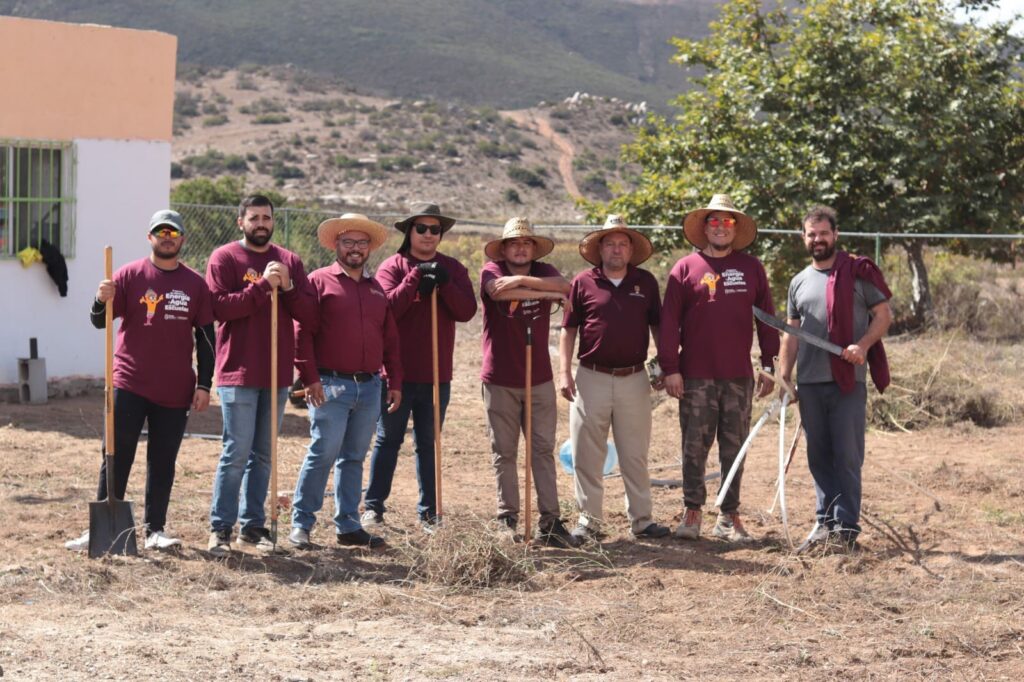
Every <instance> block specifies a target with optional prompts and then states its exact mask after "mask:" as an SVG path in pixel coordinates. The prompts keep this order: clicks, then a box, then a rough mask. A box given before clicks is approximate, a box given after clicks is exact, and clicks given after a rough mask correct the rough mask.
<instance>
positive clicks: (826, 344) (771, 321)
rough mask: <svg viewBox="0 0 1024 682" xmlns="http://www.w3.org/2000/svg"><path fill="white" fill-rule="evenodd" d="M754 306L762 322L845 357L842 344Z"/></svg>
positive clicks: (756, 315) (755, 314)
mask: <svg viewBox="0 0 1024 682" xmlns="http://www.w3.org/2000/svg"><path fill="white" fill-rule="evenodd" d="M752 307H753V308H754V317H756V318H757V319H759V320H761V321H762V322H764V323H765V324H766V325H768V326H769V327H775V328H776V329H778V330H779V331H780V332H785V333H787V334H792V335H793V336H795V337H797V338H798V339H803V340H804V341H806V342H807V343H809V344H811V345H812V346H817V347H818V348H821V349H822V350H826V351H828V352H829V353H831V354H832V355H838V356H839V357H843V348H842V346H838V345H836V344H834V343H832V342H831V341H826V340H825V339H823V338H821V337H820V336H815V335H814V334H811V333H810V332H805V331H804V330H803V329H801V328H800V327H794V326H793V325H791V324H786V323H785V322H783V321H782V320H780V319H779V318H777V317H775V316H774V315H769V314H768V313H766V312H765V311H763V310H761V309H760V308H758V307H757V306H756V305H755V306H752Z"/></svg>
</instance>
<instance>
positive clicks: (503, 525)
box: [497, 516, 519, 542]
mask: <svg viewBox="0 0 1024 682" xmlns="http://www.w3.org/2000/svg"><path fill="white" fill-rule="evenodd" d="M497 536H498V541H499V542H516V541H517V540H518V539H519V538H518V537H517V536H516V518H515V517H514V516H499V517H498V531H497Z"/></svg>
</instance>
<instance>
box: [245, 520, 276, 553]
mask: <svg viewBox="0 0 1024 682" xmlns="http://www.w3.org/2000/svg"><path fill="white" fill-rule="evenodd" d="M238 544H239V545H242V544H246V545H255V547H256V551H258V552H273V551H274V541H273V539H272V538H271V537H270V531H269V530H267V529H266V528H264V527H262V526H251V527H249V528H243V529H242V530H241V531H240V532H239V533H238Z"/></svg>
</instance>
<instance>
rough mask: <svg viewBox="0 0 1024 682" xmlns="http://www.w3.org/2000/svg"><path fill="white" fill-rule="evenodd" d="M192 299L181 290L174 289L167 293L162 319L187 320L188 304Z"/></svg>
mask: <svg viewBox="0 0 1024 682" xmlns="http://www.w3.org/2000/svg"><path fill="white" fill-rule="evenodd" d="M191 301H192V297H191V296H189V295H188V294H186V293H185V292H184V291H182V290H181V289H175V290H173V291H170V292H168V293H167V299H166V300H165V301H164V319H165V320H187V319H189V318H188V308H189V303H191ZM173 313H185V314H184V315H174V314H173Z"/></svg>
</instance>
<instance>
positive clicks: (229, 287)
mask: <svg viewBox="0 0 1024 682" xmlns="http://www.w3.org/2000/svg"><path fill="white" fill-rule="evenodd" d="M238 228H239V230H241V232H242V239H240V240H238V241H236V242H231V243H230V244H225V245H224V246H221V247H220V248H218V249H216V250H215V251H214V252H213V253H212V254H211V255H210V260H209V261H208V263H207V265H206V282H207V284H209V286H210V291H211V293H212V294H213V314H214V316H215V317H216V318H217V321H218V322H220V325H219V326H218V328H217V375H216V378H217V395H218V396H219V397H220V406H221V412H222V413H223V418H224V447H223V449H222V451H221V455H220V460H219V461H218V463H217V473H216V474H215V477H214V481H213V501H212V503H211V505H210V541H209V545H208V548H209V551H210V554H212V555H213V556H226V555H227V554H228V553H229V552H230V551H231V531H232V529H233V528H234V525H235V522H236V521H238V522H239V523H240V524H241V529H240V532H239V534H238V542H239V543H240V544H241V543H247V544H250V545H252V546H254V547H255V548H256V549H257V550H258V551H261V552H270V551H272V550H273V549H274V542H273V540H272V539H271V537H270V531H269V530H268V529H267V528H266V526H265V525H264V524H265V521H266V514H265V512H264V508H263V505H264V502H265V501H266V497H267V487H268V485H269V483H270V420H271V418H272V416H271V414H270V402H271V397H270V384H271V381H270V349H271V343H270V329H271V322H270V319H271V313H270V311H271V300H272V298H271V292H270V290H271V289H273V288H277V289H278V290H280V291H281V295H280V297H279V298H278V315H279V318H280V324H279V325H278V329H277V349H278V350H277V352H278V363H277V367H278V370H277V386H278V387H279V388H278V396H277V415H274V416H273V418H276V419H277V421H278V423H280V422H281V419H282V418H283V416H284V406H285V402H286V398H287V395H288V386H289V385H290V384H291V383H292V372H293V364H294V360H295V348H294V343H295V339H294V334H293V332H292V321H293V320H299V321H302V322H307V321H309V320H311V319H312V318H313V316H314V315H315V314H316V303H315V302H314V301H313V297H312V295H311V293H310V291H309V287H308V285H307V282H306V274H305V270H304V269H303V267H302V261H301V260H300V259H299V257H298V256H297V255H295V254H294V253H292V252H291V251H288V250H287V249H283V248H281V247H280V246H278V245H276V244H273V243H272V242H271V239H272V238H273V236H274V205H273V203H271V201H270V199H268V198H267V197H265V196H263V195H260V194H254V195H251V196H248V197H246V198H245V199H243V200H242V202H241V204H240V205H239V207H238ZM273 503H274V504H276V501H275V502H273Z"/></svg>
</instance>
